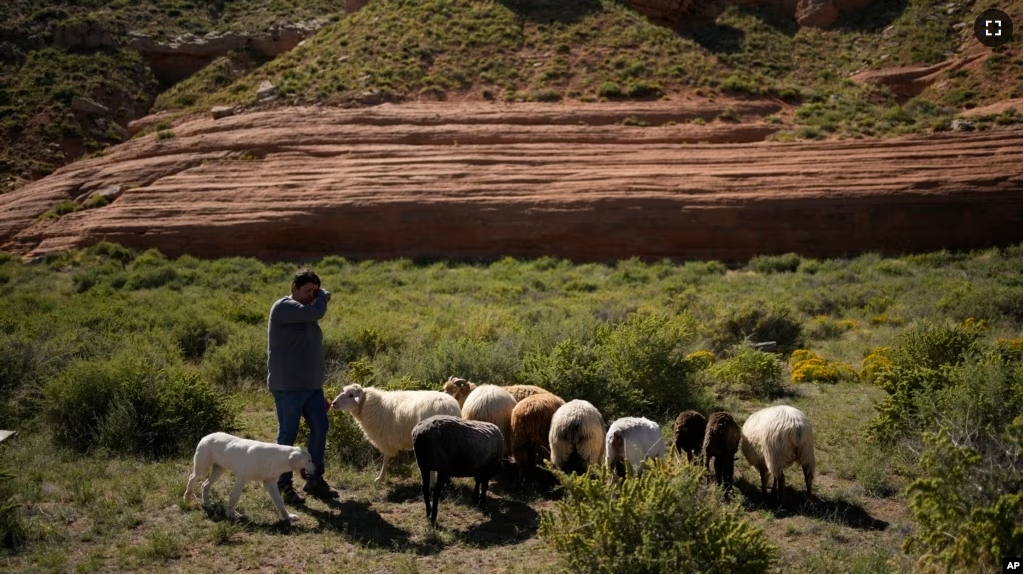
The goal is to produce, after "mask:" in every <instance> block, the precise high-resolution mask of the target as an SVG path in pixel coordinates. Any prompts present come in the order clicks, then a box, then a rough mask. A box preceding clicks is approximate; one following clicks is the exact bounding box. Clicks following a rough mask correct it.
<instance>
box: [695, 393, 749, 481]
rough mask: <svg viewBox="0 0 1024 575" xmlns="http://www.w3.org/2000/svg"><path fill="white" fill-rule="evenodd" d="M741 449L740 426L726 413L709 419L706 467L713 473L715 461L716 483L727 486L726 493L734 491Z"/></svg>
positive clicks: (716, 414) (705, 455)
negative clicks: (736, 463) (734, 474)
mask: <svg viewBox="0 0 1024 575" xmlns="http://www.w3.org/2000/svg"><path fill="white" fill-rule="evenodd" d="M739 447H740V426H739V425H736V420H735V419H733V418H732V416H731V415H729V414H728V413H726V412H724V411H717V412H715V413H712V414H711V416H710V417H708V425H707V431H706V432H705V434H704V446H703V449H704V467H706V468H707V469H708V471H709V472H710V471H711V467H710V464H711V459H712V458H714V460H715V482H716V483H718V484H719V485H722V484H725V489H726V491H728V490H730V489H732V477H733V468H734V463H735V461H736V450H737V449H739Z"/></svg>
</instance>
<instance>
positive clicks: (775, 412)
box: [740, 405, 814, 501]
mask: <svg viewBox="0 0 1024 575" xmlns="http://www.w3.org/2000/svg"><path fill="white" fill-rule="evenodd" d="M740 451H742V452H743V457H744V458H746V460H747V462H748V463H750V465H752V466H754V468H755V469H757V471H758V473H760V474H761V495H762V496H767V494H768V492H767V490H768V474H771V477H772V491H773V492H774V494H775V497H776V498H777V499H778V500H779V501H782V497H783V495H784V493H785V491H786V475H785V473H784V470H785V469H786V468H787V467H789V466H790V465H792V464H793V463H794V462H797V461H799V462H800V465H801V466H802V467H803V471H804V483H805V484H806V485H807V496H808V497H810V496H811V483H812V482H813V481H814V432H813V431H812V429H811V421H810V420H809V419H807V416H806V415H804V413H803V412H802V411H800V410H799V409H797V408H795V407H790V406H788V405H776V406H775V407H768V408H765V409H762V410H761V411H758V412H757V413H754V414H753V415H751V416H750V417H748V418H747V421H746V422H744V423H743V430H742V436H741V438H740Z"/></svg>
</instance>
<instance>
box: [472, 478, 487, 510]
mask: <svg viewBox="0 0 1024 575" xmlns="http://www.w3.org/2000/svg"><path fill="white" fill-rule="evenodd" d="M488 481H489V480H488V479H487V478H486V477H485V478H482V479H477V480H476V482H477V483H478V484H479V485H480V501H479V504H480V510H481V511H483V512H484V515H488V513H487V483H488ZM473 493H476V487H473Z"/></svg>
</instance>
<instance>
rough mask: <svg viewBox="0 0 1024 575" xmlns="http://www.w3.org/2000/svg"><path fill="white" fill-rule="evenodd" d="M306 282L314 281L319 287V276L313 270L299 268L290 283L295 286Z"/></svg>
mask: <svg viewBox="0 0 1024 575" xmlns="http://www.w3.org/2000/svg"><path fill="white" fill-rule="evenodd" d="M308 283H314V284H316V287H320V276H318V275H316V274H315V273H313V270H300V271H299V273H297V274H295V278H294V279H292V284H293V285H294V286H295V287H297V288H300V287H302V286H303V285H305V284H308Z"/></svg>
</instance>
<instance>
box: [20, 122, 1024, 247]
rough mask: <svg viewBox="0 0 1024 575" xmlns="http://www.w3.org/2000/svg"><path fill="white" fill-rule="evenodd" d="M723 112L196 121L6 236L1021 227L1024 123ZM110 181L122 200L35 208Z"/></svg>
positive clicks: (29, 209)
mask: <svg viewBox="0 0 1024 575" xmlns="http://www.w3.org/2000/svg"><path fill="white" fill-rule="evenodd" d="M771 106H772V104H749V105H747V107H748V108H749V109H747V108H745V107H744V105H742V104H734V108H735V111H736V113H738V114H740V115H744V114H747V113H751V114H761V115H763V114H766V113H771V109H770V108H771ZM766 107H767V108H766ZM720 112H721V107H715V106H711V105H708V104H692V105H687V104H685V103H680V102H657V103H650V104H628V105H625V104H624V105H608V104H605V105H597V104H595V105H579V104H576V105H532V104H519V105H513V106H506V105H503V104H461V105H460V104H452V103H443V104H434V105H401V106H390V105H385V106H379V107H377V108H372V109H359V110H339V109H324V108H291V109H280V110H274V111H268V112H257V113H249V114H243V115H238V116H231V117H228V118H222V119H219V120H212V119H209V118H202V119H196V120H192V121H189V122H186V123H184V124H181V125H178V126H175V127H174V128H173V133H174V137H170V138H168V137H164V138H162V139H160V138H158V137H157V136H156V135H154V134H151V135H148V136H145V137H141V138H137V139H135V140H132V141H130V142H127V143H125V144H122V145H120V146H117V147H115V148H113V149H112V150H111V151H110V152H109V153H108V154H107V155H105V156H104V157H101V158H94V159H89V160H85V161H81V162H78V163H75V164H73V165H70V166H67V167H65V168H63V169H61V170H59V171H58V172H56V173H55V174H53V175H51V176H50V177H47V178H45V179H43V180H41V181H38V182H35V183H33V184H31V185H28V186H26V187H24V188H22V189H19V190H17V191H15V192H12V193H9V194H5V195H2V196H0V250H3V251H10V252H15V253H19V254H24V255H27V256H30V257H32V256H38V255H41V254H44V253H47V252H51V251H55V250H61V249H65V248H70V247H75V246H84V245H89V244H92V243H95V242H98V241H100V240H109V241H114V242H118V243H121V244H124V245H128V246H132V247H137V248H149V247H155V248H158V249H160V250H161V251H162V252H164V253H167V254H169V255H178V254H184V253H190V254H194V255H197V256H209V257H214V256H228V255H246V256H257V257H267V258H295V257H304V256H318V255H323V254H329V253H336V254H342V255H346V256H354V257H361V256H366V257H378V258H387V257H398V256H415V255H444V256H452V257H460V256H483V257H497V256H502V255H511V256H540V255H552V256H558V257H569V258H575V259H579V260H594V259H600V260H603V259H613V258H626V257H630V256H640V257H644V258H663V257H669V258H680V259H681V258H717V259H724V260H734V259H743V258H747V257H750V256H752V255H755V254H760V253H782V252H788V251H795V252H798V253H800V254H803V255H807V256H830V255H840V254H845V253H854V252H860V251H866V250H873V251H881V252H887V253H897V252H903V251H917V250H934V249H940V248H976V247H989V246H992V245H1005V244H1009V243H1018V242H1020V241H1021V232H1020V230H1021V219H1022V218H1021V214H1022V199H1021V198H1022V194H1021V189H1022V169H1021V166H1022V144H1021V142H1022V132H1021V129H1020V127H1014V128H1012V129H999V130H992V131H986V132H975V133H966V134H963V133H956V134H936V135H929V136H915V137H906V138H896V139H885V140H848V141H832V142H801V143H794V144H780V143H766V142H763V139H764V138H765V136H767V135H768V134H770V133H771V132H772V131H773V127H772V126H770V125H767V124H759V123H758V124H744V123H735V124H731V123H724V122H720V121H711V122H708V123H706V124H703V123H700V122H694V121H693V120H695V119H696V118H698V117H701V118H714V117H715V116H716V115H717V114H719V113H720ZM623 120H628V121H626V122H623ZM625 124H648V125H647V126H643V127H641V126H637V125H625ZM745 142H746V143H745ZM112 186H120V189H121V190H123V193H121V194H120V195H119V196H117V197H116V199H115V200H114V201H113V202H112V203H110V204H109V205H106V206H103V207H100V208H93V209H87V210H82V211H78V212H75V213H72V214H67V215H65V216H63V217H61V218H60V219H59V220H48V221H43V220H39V219H38V216H39V215H40V214H43V213H44V212H46V211H47V210H49V209H51V208H52V207H53V206H54V205H56V204H58V203H59V202H61V201H66V200H73V199H78V201H80V202H81V201H85V199H86V198H87V197H88V196H89V194H90V193H91V192H94V191H97V190H101V189H110V188H111V187H112ZM113 189H116V188H113Z"/></svg>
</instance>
